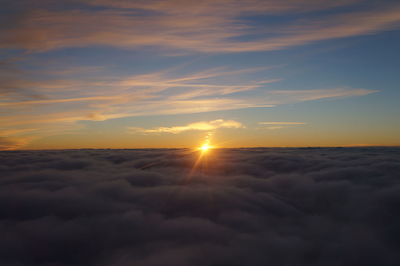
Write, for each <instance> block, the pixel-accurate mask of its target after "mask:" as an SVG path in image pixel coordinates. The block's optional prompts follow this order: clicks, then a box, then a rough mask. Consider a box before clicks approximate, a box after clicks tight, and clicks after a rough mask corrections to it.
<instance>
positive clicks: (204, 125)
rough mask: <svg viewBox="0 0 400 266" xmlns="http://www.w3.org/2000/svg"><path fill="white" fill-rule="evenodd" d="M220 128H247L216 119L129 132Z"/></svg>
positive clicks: (133, 128) (171, 131)
mask: <svg viewBox="0 0 400 266" xmlns="http://www.w3.org/2000/svg"><path fill="white" fill-rule="evenodd" d="M218 128H245V126H244V125H243V124H242V123H240V122H237V121H234V120H224V119H216V120H212V121H200V122H195V123H190V124H187V125H184V126H173V127H157V128H151V129H145V128H137V127H129V130H131V131H133V132H139V133H171V134H179V133H182V132H185V131H212V130H215V129H218Z"/></svg>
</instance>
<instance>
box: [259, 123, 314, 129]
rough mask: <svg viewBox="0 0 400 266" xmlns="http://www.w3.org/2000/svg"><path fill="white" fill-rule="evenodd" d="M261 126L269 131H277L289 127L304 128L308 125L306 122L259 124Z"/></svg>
mask: <svg viewBox="0 0 400 266" xmlns="http://www.w3.org/2000/svg"><path fill="white" fill-rule="evenodd" d="M258 124H259V125H262V126H264V127H263V128H265V129H269V130H277V129H283V128H287V127H292V126H302V125H306V124H307V123H304V122H276V121H275V122H258Z"/></svg>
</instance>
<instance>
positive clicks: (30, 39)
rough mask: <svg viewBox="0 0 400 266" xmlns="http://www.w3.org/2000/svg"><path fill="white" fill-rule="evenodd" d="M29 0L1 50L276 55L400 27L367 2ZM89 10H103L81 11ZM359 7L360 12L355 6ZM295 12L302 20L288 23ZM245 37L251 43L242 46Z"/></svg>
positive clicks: (394, 16)
mask: <svg viewBox="0 0 400 266" xmlns="http://www.w3.org/2000/svg"><path fill="white" fill-rule="evenodd" d="M25 2H28V4H27V6H29V4H30V5H31V6H33V7H32V8H30V9H27V10H24V12H19V13H18V15H15V16H13V15H9V16H10V18H9V19H8V20H7V23H9V24H10V26H11V24H12V27H3V28H2V29H0V31H1V33H2V34H1V35H0V36H1V37H0V43H1V44H0V48H12V49H15V48H18V49H25V50H29V51H34V52H38V51H46V50H52V49H60V48H66V47H88V46H99V45H100V46H101V45H102V46H113V47H122V48H129V49H138V48H143V47H161V48H164V49H169V50H171V49H172V50H175V51H195V52H201V53H215V52H248V51H270V50H279V49H284V48H288V47H293V46H298V45H304V44H308V43H312V42H316V41H322V40H329V39H335V38H345V37H352V36H359V35H368V34H374V33H377V32H380V31H384V30H388V29H393V28H396V27H398V26H399V24H400V6H399V5H398V4H395V3H390V2H388V3H387V4H385V5H383V7H380V8H375V7H374V6H372V7H370V8H369V9H368V8H366V7H365V6H367V7H368V5H362V4H365V2H367V1H362V0H353V1H292V0H286V1H278V0H270V1H255V0H247V1H235V0H228V1H227V0H218V1H201V2H199V1H184V2H182V1H145V2H143V1H98V0H95V1H84V0H82V1H76V3H78V5H76V6H74V5H72V7H71V8H70V9H67V10H60V9H57V8H56V7H57V5H50V4H48V3H47V2H43V3H42V4H38V3H36V4H34V5H33V4H32V3H30V2H31V1H25ZM79 4H80V5H79ZM82 4H83V5H82ZM85 4H88V5H91V6H95V7H99V6H101V7H102V8H99V9H90V8H89V9H88V8H82V6H84V5H85ZM356 4H360V5H361V7H359V8H356V7H357V5H356ZM10 5H11V4H10ZM21 6H22V5H21ZM340 6H347V7H353V8H349V10H350V11H349V10H347V11H342V12H340V11H337V10H336V9H335V8H337V7H340ZM354 6H356V7H355V8H354ZM329 9H333V11H332V12H327V13H322V14H320V15H317V16H310V17H305V18H304V17H301V18H300V19H299V16H298V14H299V13H300V14H301V13H310V12H314V11H316V10H329ZM293 13H295V14H297V16H293V17H290V15H291V14H293ZM277 14H280V15H282V14H286V15H287V16H289V17H288V19H287V21H285V22H283V23H281V24H280V26H276V25H274V24H271V25H270V24H268V22H264V23H257V24H255V23H253V21H251V20H249V16H250V15H259V16H268V15H277ZM327 14H328V15H327ZM99 18H101V19H99ZM266 21H268V20H266ZM250 35H256V36H257V37H256V38H251V37H249V36H250ZM243 38H245V39H246V40H245V41H244V40H241V39H243ZM115 40H118V41H115Z"/></svg>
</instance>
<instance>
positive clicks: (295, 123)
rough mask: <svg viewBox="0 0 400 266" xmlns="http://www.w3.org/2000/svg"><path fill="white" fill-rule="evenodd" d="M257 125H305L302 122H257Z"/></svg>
mask: <svg viewBox="0 0 400 266" xmlns="http://www.w3.org/2000/svg"><path fill="white" fill-rule="evenodd" d="M258 124H259V125H280V126H288V125H305V124H306V123H304V122H258Z"/></svg>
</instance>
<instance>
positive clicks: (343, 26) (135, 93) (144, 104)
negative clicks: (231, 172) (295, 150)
mask: <svg viewBox="0 0 400 266" xmlns="http://www.w3.org/2000/svg"><path fill="white" fill-rule="evenodd" d="M1 3H2V9H1V10H0V21H1V24H0V25H1V26H0V150H14V149H77V148H173V147H177V148H181V147H185V148H193V147H197V146H199V145H202V143H205V142H209V143H211V144H212V145H213V146H215V147H261V146H268V147H280V146H284V147H288V146H289V147H303V146H369V145H378V146H381V145H382V146H391V145H400V141H399V138H398V136H399V135H400V123H399V117H400V108H399V107H398V99H399V96H400V92H399V88H398V84H399V74H400V73H399V70H400V63H399V62H400V54H399V52H398V47H399V45H400V34H399V33H400V32H399V30H400V4H399V3H398V1H390V0H384V1H369V0H346V1H344V0H338V1H323V0H320V1H317V0H308V1H304V0H300V1H298V0H296V1H295V0H285V1H282V0H264V1H261V0H245V1H243V0H242V1H238V0H213V1H211V0H204V1H198V0H197V1H192V0H187V1H178V0H169V1H159V0H153V1H152V0H150V1H122V0H113V1H111V0H76V1H75V0H74V1H64V0H61V1H51V0H44V1H33V0H31V1H29V0H20V1H9V0H5V1H4V0H3V1H1Z"/></svg>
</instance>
